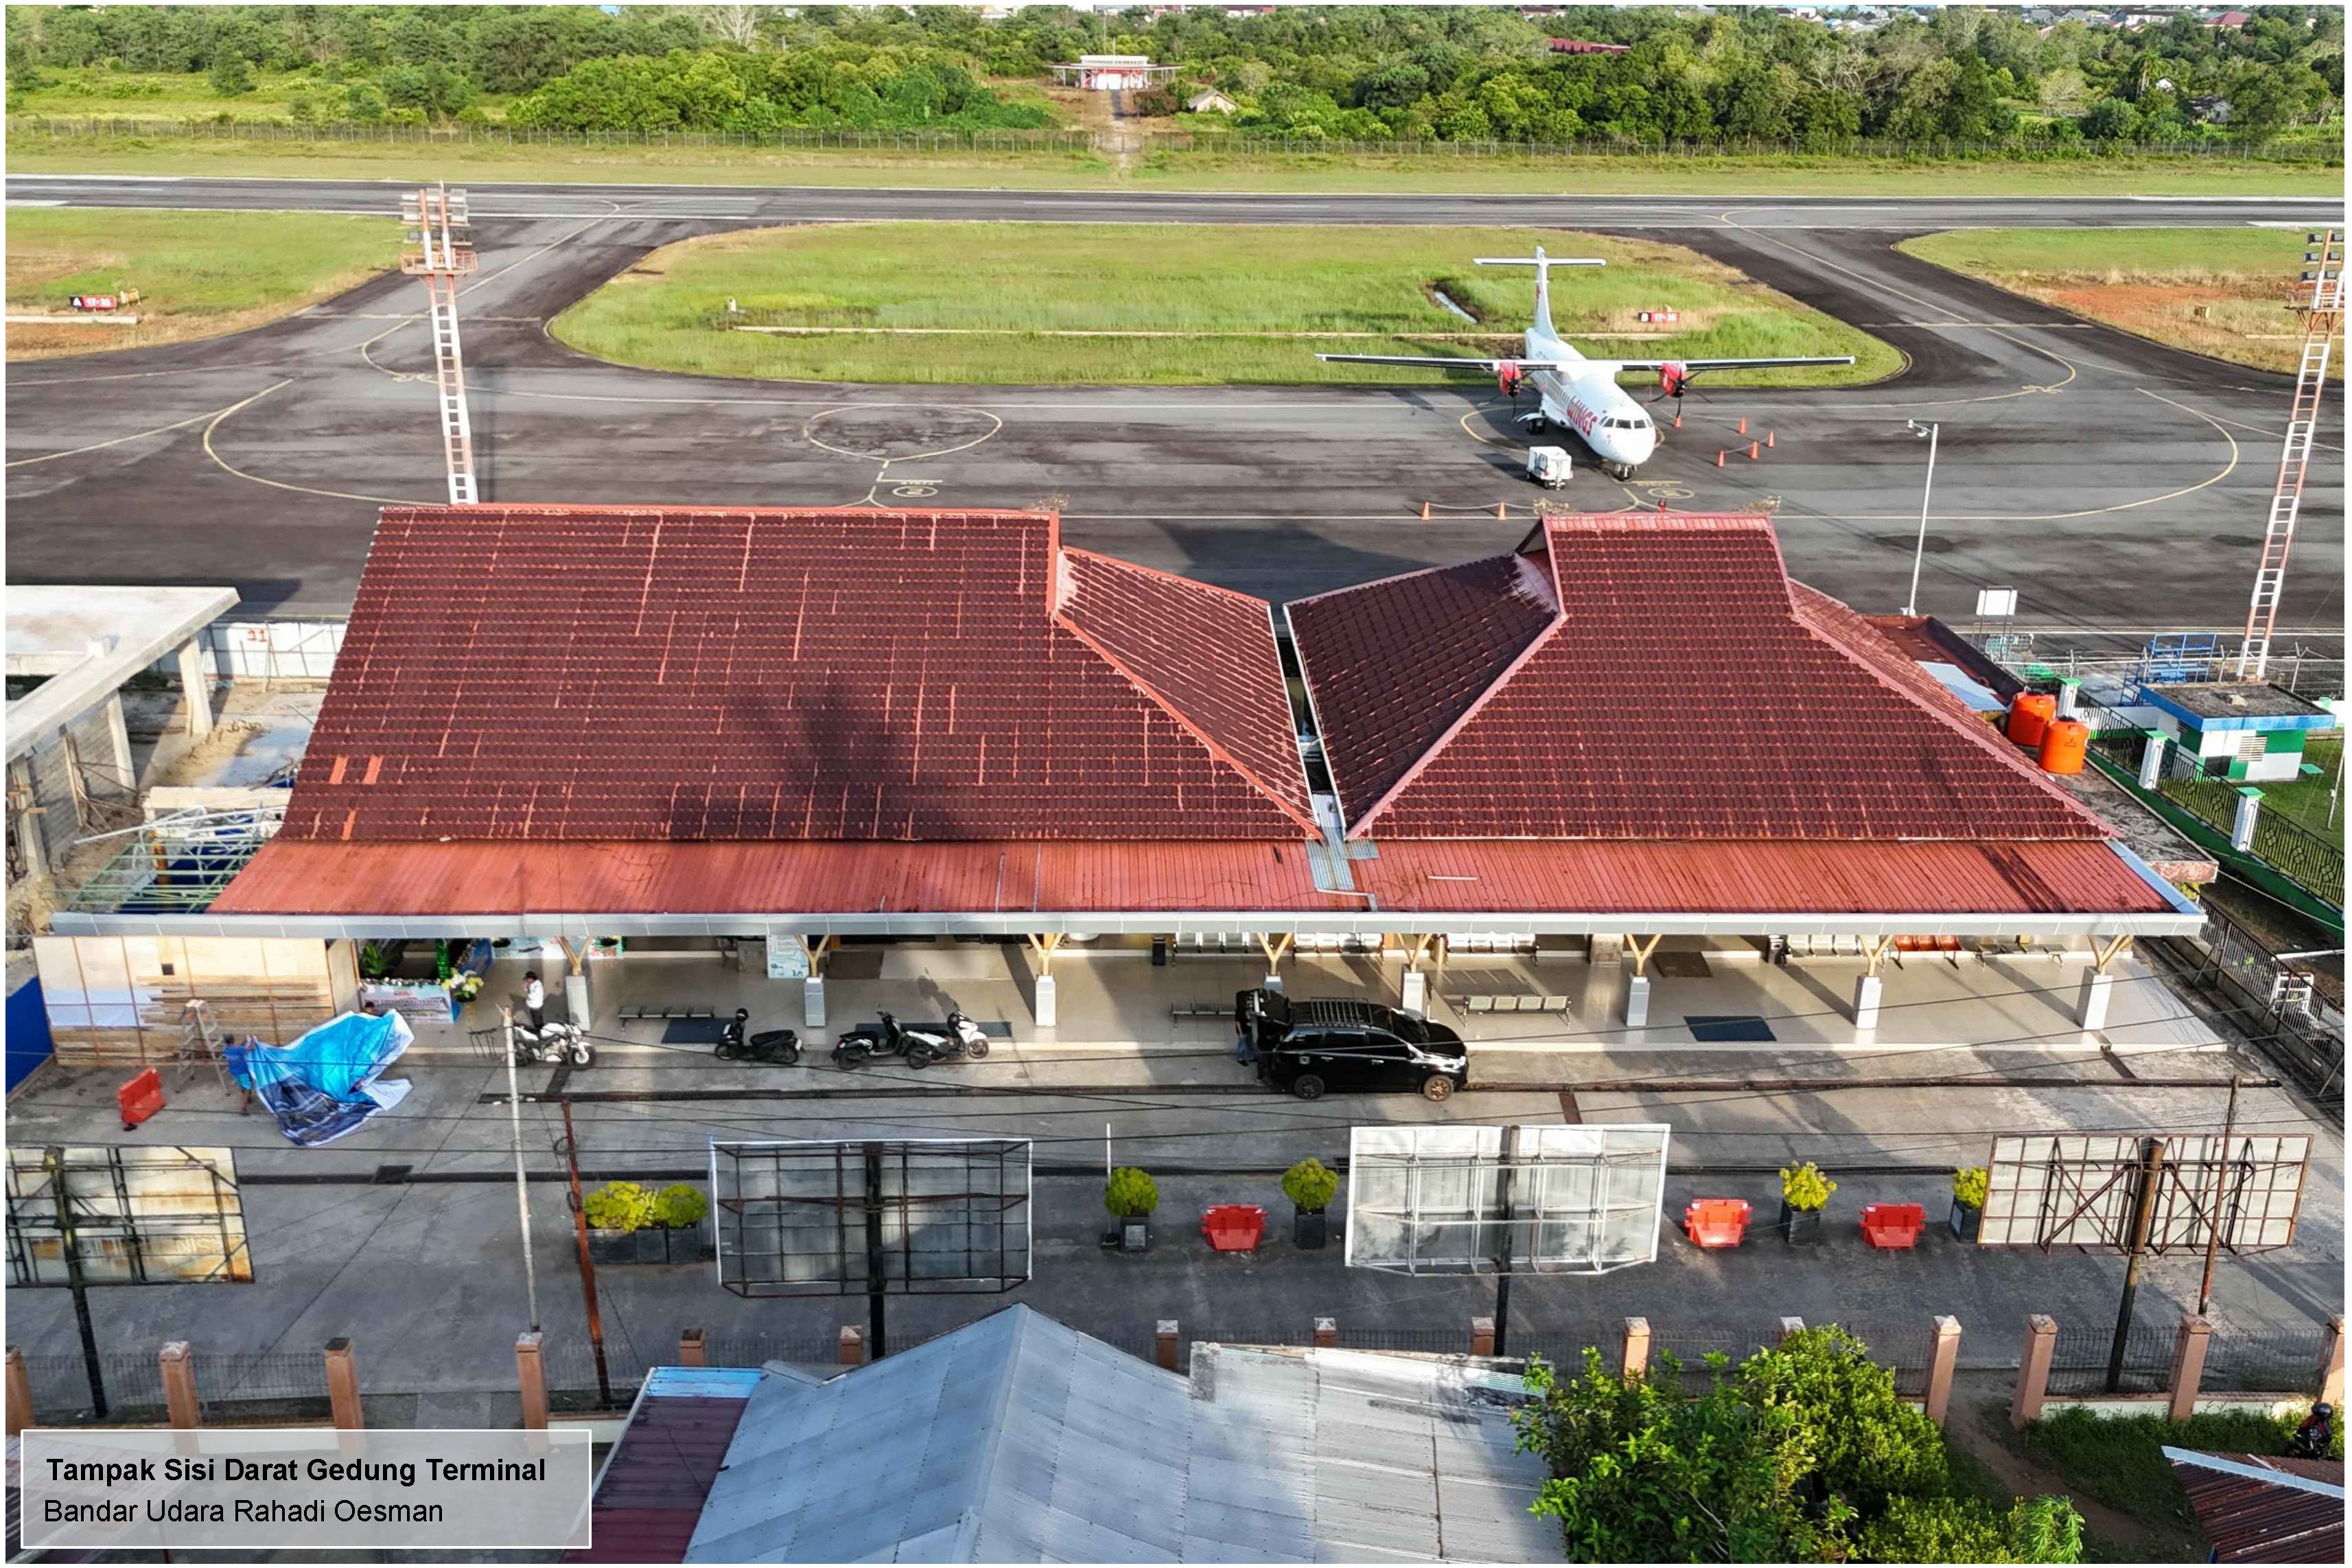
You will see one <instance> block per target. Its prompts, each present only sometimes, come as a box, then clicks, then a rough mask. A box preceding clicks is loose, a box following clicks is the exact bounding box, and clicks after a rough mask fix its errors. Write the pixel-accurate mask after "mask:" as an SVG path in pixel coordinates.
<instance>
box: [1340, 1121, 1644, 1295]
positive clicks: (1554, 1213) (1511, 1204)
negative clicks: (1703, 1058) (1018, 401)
mask: <svg viewBox="0 0 2352 1568" xmlns="http://www.w3.org/2000/svg"><path fill="white" fill-rule="evenodd" d="M1672 1132H1673V1129H1672V1128H1670V1127H1669V1126H1668V1125H1667V1124H1665V1123H1663V1122H1619V1123H1607V1124H1571V1125H1560V1124H1530V1125H1526V1126H1507V1127H1506V1126H1479V1125H1467V1126H1465V1125H1462V1124H1451V1123H1423V1124H1407V1125H1402V1126H1359V1127H1353V1128H1350V1129H1349V1141H1348V1234H1347V1254H1346V1257H1347V1263H1348V1266H1349V1268H1355V1269H1381V1270H1391V1271H1394V1272H1399V1273H1407V1274H1464V1273H1490V1272H1491V1273H1498V1274H1507V1273H1535V1274H1568V1273H1575V1274H1603V1273H1608V1272H1610V1271H1612V1270H1616V1269H1625V1268H1633V1267H1635V1266H1637V1265H1639V1264H1643V1263H1651V1262H1654V1261H1656V1260H1657V1256H1658V1231H1659V1227H1660V1225H1661V1224H1662V1223H1663V1215H1664V1202H1665V1173H1666V1147H1667V1145H1668V1143H1669V1141H1670V1139H1671V1137H1672ZM1633 1174H1638V1180H1639V1181H1640V1182H1641V1183H1642V1184H1644V1185H1645V1186H1646V1194H1645V1195H1644V1193H1643V1189H1642V1187H1639V1186H1637V1187H1634V1188H1631V1189H1629V1188H1627V1187H1624V1186H1622V1185H1621V1182H1622V1178H1623V1177H1624V1176H1628V1175H1633ZM1391 1183H1395V1184H1399V1186H1401V1190H1396V1189H1394V1188H1392V1189H1391V1192H1392V1193H1393V1196H1391V1192H1384V1191H1383V1190H1382V1189H1383V1186H1388V1185H1389V1184H1391ZM1636 1214H1638V1215H1641V1216H1643V1217H1645V1219H1646V1223H1645V1224H1643V1225H1642V1226H1641V1227H1640V1231H1641V1244H1640V1246H1639V1247H1638V1248H1623V1247H1617V1248H1612V1245H1611V1242H1612V1234H1614V1235H1616V1236H1618V1237H1620V1238H1622V1237H1623V1236H1625V1235H1628V1234H1630V1232H1631V1229H1632V1228H1631V1227H1625V1226H1622V1225H1621V1226H1612V1218H1616V1217H1619V1216H1630V1215H1636ZM1449 1234H1450V1235H1452V1236H1454V1237H1455V1238H1458V1240H1457V1241H1456V1242H1455V1243H1454V1245H1452V1246H1451V1247H1449V1248H1448V1249H1446V1250H1444V1251H1442V1252H1435V1253H1431V1252H1425V1251H1424V1250H1423V1242H1424V1239H1425V1238H1431V1237H1434V1236H1445V1235H1449ZM1390 1236H1394V1237H1396V1238H1397V1239H1401V1240H1402V1245H1403V1251H1402V1255H1401V1256H1400V1255H1399V1254H1398V1252H1397V1251H1396V1250H1395V1249H1388V1248H1383V1247H1382V1246H1381V1242H1382V1240H1383V1239H1384V1238H1386V1237H1390Z"/></svg>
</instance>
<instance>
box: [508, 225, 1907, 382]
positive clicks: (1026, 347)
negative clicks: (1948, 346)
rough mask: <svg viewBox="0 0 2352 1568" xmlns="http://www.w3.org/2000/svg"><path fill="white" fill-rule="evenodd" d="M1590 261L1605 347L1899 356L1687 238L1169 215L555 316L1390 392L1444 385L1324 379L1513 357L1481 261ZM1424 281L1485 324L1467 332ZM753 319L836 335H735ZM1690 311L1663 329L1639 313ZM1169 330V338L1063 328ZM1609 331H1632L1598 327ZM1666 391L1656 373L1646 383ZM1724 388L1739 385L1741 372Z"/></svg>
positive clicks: (768, 249) (1050, 369) (790, 237)
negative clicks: (1371, 362)
mask: <svg viewBox="0 0 2352 1568" xmlns="http://www.w3.org/2000/svg"><path fill="white" fill-rule="evenodd" d="M1538 245H1541V246H1545V247H1546V248H1547V249H1548V250H1549V252H1550V253H1551V254H1552V255H1554V256H1601V257H1604V258H1606V259H1607V260H1608V261H1609V262H1610V265H1609V266H1608V267H1598V268H1588V267H1580V268H1575V269H1572V270H1568V271H1563V272H1559V273H1556V274H1554V275H1553V279H1552V291H1553V315H1554V319H1556V320H1557V321H1558V323H1559V326H1560V328H1561V329H1562V330H1563V331H1565V332H1567V333H1568V334H1570V337H1571V338H1580V344H1579V346H1580V347H1581V348H1582V349H1583V350H1585V351H1586V352H1587V353H1589V354H1592V355H1595V356H1605V355H1610V354H1615V355H1621V356H1624V357H1628V358H1642V359H1652V358H1666V357H1683V356H1695V355H1717V356H1725V357H1754V356H1767V355H1776V354H1839V353H1851V354H1853V355H1854V356H1855V357H1856V361H1857V362H1856V363H1855V364H1854V365H1853V366H1852V367H1850V368H1849V367H1836V368H1832V369H1825V370H1793V371H1791V370H1780V371H1757V372H1750V373H1749V375H1750V378H1751V384H1754V383H1757V382H1762V383H1767V384H1813V385H1819V384H1835V383H1841V382H1854V381H1869V380H1874V379H1876V378H1878V377H1881V376H1884V375H1886V374H1889V373H1891V372H1892V371H1895V369H1897V368H1899V366H1900V364H1901V357H1900V355H1899V354H1897V353H1896V352H1895V350H1893V349H1891V348H1889V347H1887V346H1886V345H1885V344H1883V343H1881V342H1879V341H1877V340H1874V339H1873V338H1870V337H1868V336H1867V335H1865V334H1864V333H1862V332H1859V331H1857V330H1855V329H1853V328H1851V327H1847V326H1845V325H1843V323H1841V322H1837V321H1834V320H1832V319H1830V318H1828V317H1826V316H1822V315H1821V314H1820V313H1818V312H1816V311H1813V310H1811V309H1809V308H1806V307H1804V306H1801V305H1799V304H1798V303H1797V302H1796V301H1794V300H1791V299H1790V298H1787V297H1785V296H1783V295H1780V294H1778V293H1775V292H1774V291H1772V290H1770V289H1769V288H1766V287H1763V286H1762V285H1760V284H1758V283H1755V282H1753V281H1751V280H1749V279H1748V278H1746V277H1742V276H1741V275H1740V274H1739V273H1738V272H1736V271H1734V270H1732V269H1731V268H1729V267H1724V266H1723V265H1721V264H1720V263H1717V262H1715V261H1712V260H1709V259H1708V258H1706V257H1704V256H1698V255H1696V254H1695V253H1693V252H1691V251H1688V250H1685V249H1683V248H1682V247H1680V246H1664V245H1656V244H1653V243H1650V242H1646V241H1639V240H1626V239H1619V238H1614V237H1609V236H1602V235H1585V234H1575V233H1570V232H1563V231H1559V230H1528V229H1519V230H1498V229H1456V228H1405V227H1388V228H1328V227H1306V226H1293V225H1164V224H1160V225H1156V224H920V223H880V224H857V225H812V226H805V227H797V228H782V229H761V230H752V231H746V232H741V233H734V234H725V235H709V236H707V237H705V238H701V239H694V240H687V241H684V242H682V243H680V244H677V245H674V246H667V247H666V248H665V249H663V250H660V251H657V252H656V253H655V254H654V255H653V256H649V257H647V258H646V261H645V262H643V263H642V264H640V265H639V266H638V267H635V268H632V269H631V270H630V271H628V272H626V273H624V274H623V275H622V276H621V277H617V278H615V279H614V280H613V281H612V282H611V283H608V284H607V285H605V287H603V288H602V289H599V290H598V291H597V292H596V293H594V294H593V295H591V296H589V298H587V299H585V300H583V302H582V303H580V304H579V305H577V306H575V307H573V308H572V309H571V310H568V311H566V312H565V313H564V314H563V315H562V317H560V318H558V319H557V320H556V322H555V325H554V331H555V335H556V336H557V337H558V338H560V339H562V340H563V341H564V342H567V343H569V344H571V345H572V347H574V348H577V349H580V350H583V352H587V353H592V354H595V355H598V356H600V357H603V358H605V359H610V360H616V361H622V362H625V363H629V364H638V365H646V366H649V367H652V368H655V369H660V370H675V371H693V372H698V373H703V374H715V375H732V376H754V377H770V378H779V379H795V380H816V381H880V382H940V383H971V382H994V383H1004V384H1014V385H1034V384H1040V383H1044V384H1070V383H1079V382H1097V383H1135V382H1157V383H1196V384H1224V383H1253V382H1254V383H1276V384H1284V383H1296V382H1340V383H1361V382H1385V383H1392V384H1412V385H1427V384H1431V383H1433V382H1442V381H1444V380H1445V379H1446V377H1447V376H1448V374H1449V373H1450V372H1446V371H1418V370H1408V369H1401V368H1391V367H1382V366H1364V365H1326V364H1323V363H1321V362H1320V361H1318V360H1316V358H1315V354H1316V352H1317V351H1318V350H1323V351H1327V352H1336V353H1360V354H1391V353H1409V354H1454V355H1462V356H1465V357H1480V356H1485V355H1488V354H1493V353H1501V352H1510V351H1513V350H1515V349H1516V348H1517V333H1518V332H1519V331H1520V330H1521V329H1522V328H1523V327H1524V325H1525V323H1526V321H1527V319H1528V316H1529V314H1530V313H1531V312H1532V310H1533V308H1534V299H1535V283H1534V279H1533V277H1532V275H1531V273H1530V272H1529V271H1528V270H1526V269H1516V270H1510V271H1501V270H1482V269H1480V268H1478V267H1475V266H1473V265H1472V264H1471V258H1472V257H1473V256H1495V255H1502V256H1525V255H1528V254H1529V253H1530V252H1531V251H1532V249H1533V247H1534V246H1538ZM1433 287H1438V288H1442V289H1443V291H1444V293H1445V294H1446V295H1447V296H1448V297H1449V298H1454V299H1455V300H1456V301H1458V302H1460V303H1461V304H1462V305H1464V306H1465V307H1466V308H1468V309H1469V310H1470V311H1471V312H1472V313H1474V314H1475V315H1477V316H1478V317H1479V318H1480V319H1479V321H1478V322H1477V323H1475V324H1474V323H1471V322H1467V321H1465V320H1464V319H1462V318H1460V317H1459V316H1456V315H1454V314H1453V313H1451V312H1449V311H1448V310H1446V309H1445V308H1444V307H1443V306H1441V305H1439V304H1438V303H1437V302H1436V300H1435V299H1434V298H1432V289H1433ZM730 298H731V299H733V300H735V301H736V303H737V304H738V305H739V306H740V308H741V309H742V310H743V312H744V313H745V319H747V320H750V321H752V322H757V323H760V324H762V325H772V326H781V327H785V328H790V329H830V330H829V331H826V332H824V333H823V334H822V335H818V334H814V333H812V335H804V336H794V335H782V334H777V333H770V332H751V331H730V330H722V329H719V328H718V327H717V326H715V325H714V324H713V321H714V318H716V317H718V316H719V313H720V312H721V311H723V309H724V308H725V307H726V304H727V301H728V300H730ZM1651 308H1673V309H1675V310H1677V311H1679V312H1680V313H1681V315H1682V318H1683V324H1682V327H1681V328H1680V329H1676V330H1674V331H1673V332H1671V333H1670V334H1668V335H1665V336H1662V337H1660V336H1652V335H1651V334H1654V333H1657V332H1663V331H1664V329H1660V328H1654V327H1651V326H1647V325H1644V324H1643V323H1642V322H1640V321H1639V320H1638V319H1636V315H1637V312H1639V311H1642V310H1644V309H1651ZM1082 333H1155V334H1164V335H1163V336H1150V337H1130V336H1077V335H1055V334H1082ZM1596 334H1623V335H1622V336H1599V335H1596ZM1651 379H1654V378H1651ZM1714 380H1715V382H1716V384H1734V383H1733V382H1732V378H1731V377H1730V376H1729V375H1727V374H1726V375H1723V376H1720V377H1717V378H1714Z"/></svg>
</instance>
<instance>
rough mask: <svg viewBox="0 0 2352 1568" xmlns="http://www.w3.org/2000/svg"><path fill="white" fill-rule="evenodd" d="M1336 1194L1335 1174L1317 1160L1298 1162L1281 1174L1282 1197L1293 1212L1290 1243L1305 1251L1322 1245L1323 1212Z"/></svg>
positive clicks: (1337, 1191) (1326, 1232)
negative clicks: (1295, 1209) (1287, 1201)
mask: <svg viewBox="0 0 2352 1568" xmlns="http://www.w3.org/2000/svg"><path fill="white" fill-rule="evenodd" d="M1338 1195H1339V1174H1338V1173H1337V1172H1335V1171H1333V1170H1331V1169H1329V1168H1328V1166H1325V1165H1324V1164H1323V1162H1322V1161H1320V1160H1315V1159H1307V1160H1301V1161H1299V1162H1298V1163H1297V1165H1295V1166H1291V1167H1290V1168H1289V1169H1288V1170H1286V1171H1285V1172H1283V1173H1282V1196H1283V1197H1286V1198H1288V1199H1289V1200H1290V1201H1291V1202H1292V1203H1293V1204H1294V1205H1296V1206H1297V1214H1295V1215H1294V1216H1293V1217H1292V1218H1291V1221H1290V1239H1291V1240H1292V1241H1293V1242H1295V1243H1297V1245H1298V1246H1301V1247H1306V1248H1309V1249H1312V1248H1319V1247H1321V1246H1322V1245H1323V1243H1324V1241H1325V1240H1326V1239H1327V1237H1328V1231H1327V1229H1326V1225H1325V1221H1324V1218H1323V1211H1324V1210H1325V1209H1327V1208H1328V1207H1331V1199H1332V1198H1333V1197H1337V1196H1338Z"/></svg>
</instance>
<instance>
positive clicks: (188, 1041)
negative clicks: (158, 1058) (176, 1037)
mask: <svg viewBox="0 0 2352 1568" xmlns="http://www.w3.org/2000/svg"><path fill="white" fill-rule="evenodd" d="M172 1061H173V1065H174V1066H176V1067H178V1068H179V1069H180V1082H182V1083H185V1082H187V1081H188V1080H189V1079H190V1078H192V1077H194V1075H195V1071H196V1069H197V1068H199V1067H202V1066H205V1065H206V1064H209V1065H210V1066H211V1068H212V1070H213V1076H214V1077H215V1078H216V1079H218V1080H219V1081H220V1086H221V1087H222V1088H223V1089H226V1088H228V1087H229V1081H228V1061H227V1059H226V1057H224V1056H223V1055H222V1054H221V1037H220V1026H219V1025H217V1024H215V1022H214V1021H213V1009H212V1008H211V1006H210V1005H209V1004H207V1003H206V1002H205V1000H204V999H203V998H191V999H190V1000H189V1001H188V1002H186V1003H185V1004H184V1005H183V1006H182V1007H181V1009H180V1049H179V1050H178V1051H177V1052H175V1053H174V1054H173V1058H172Z"/></svg>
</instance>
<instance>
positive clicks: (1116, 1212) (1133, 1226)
mask: <svg viewBox="0 0 2352 1568" xmlns="http://www.w3.org/2000/svg"><path fill="white" fill-rule="evenodd" d="M1103 1207H1105V1208H1107V1209H1108V1210H1110V1217H1111V1218H1113V1219H1115V1220H1117V1221H1118V1247H1119V1250H1120V1251H1122V1252H1140V1251H1142V1250H1143V1249H1145V1248H1147V1247H1149V1246H1150V1245H1151V1211H1152V1210H1153V1209H1155V1208H1158V1207H1160V1187H1159V1185H1158V1184H1157V1183H1155V1182H1154V1181H1153V1180H1152V1179H1151V1178H1150V1176H1147V1175H1145V1174H1144V1173H1143V1172H1141V1171H1139V1170H1137V1169H1136V1168H1135V1167H1133V1166H1119V1167H1118V1169H1117V1170H1115V1171H1113V1172H1111V1173H1110V1185H1109V1186H1107V1187H1105V1188H1104V1189H1103Z"/></svg>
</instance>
